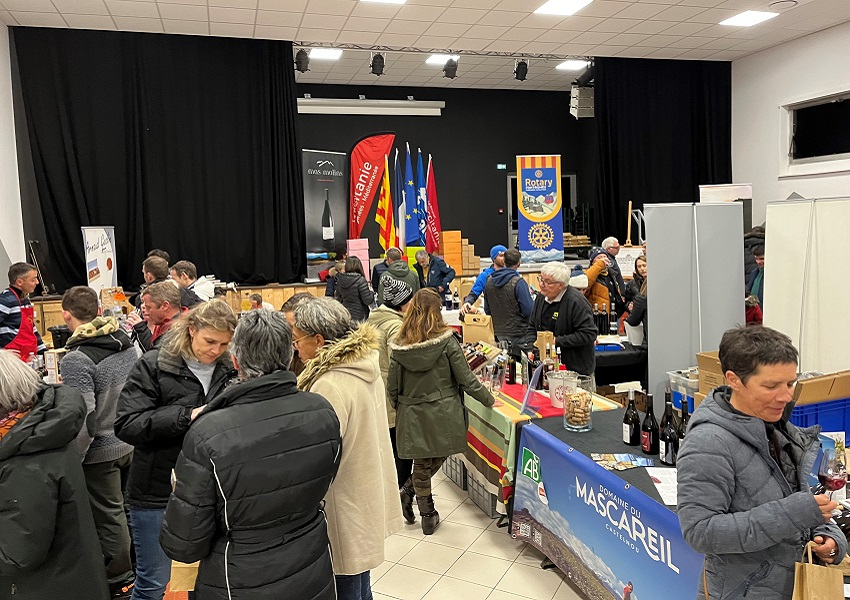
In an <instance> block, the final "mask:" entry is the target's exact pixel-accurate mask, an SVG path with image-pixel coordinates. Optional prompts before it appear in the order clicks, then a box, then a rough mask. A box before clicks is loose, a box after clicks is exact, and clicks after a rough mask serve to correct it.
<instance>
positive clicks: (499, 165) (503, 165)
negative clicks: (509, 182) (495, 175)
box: [496, 163, 508, 171]
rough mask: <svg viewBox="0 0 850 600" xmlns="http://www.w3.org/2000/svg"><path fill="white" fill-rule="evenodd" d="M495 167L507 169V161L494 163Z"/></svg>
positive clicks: (501, 169) (502, 169)
mask: <svg viewBox="0 0 850 600" xmlns="http://www.w3.org/2000/svg"><path fill="white" fill-rule="evenodd" d="M496 169H498V170H499V171H507V169H508V164H507V163H498V164H496Z"/></svg>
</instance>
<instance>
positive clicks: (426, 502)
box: [416, 495, 440, 535]
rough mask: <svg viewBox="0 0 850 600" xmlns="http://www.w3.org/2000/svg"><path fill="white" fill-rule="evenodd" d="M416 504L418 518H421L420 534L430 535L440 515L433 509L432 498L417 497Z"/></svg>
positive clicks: (438, 521)
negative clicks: (417, 506)
mask: <svg viewBox="0 0 850 600" xmlns="http://www.w3.org/2000/svg"><path fill="white" fill-rule="evenodd" d="M416 503H417V504H418V505H419V516H420V517H422V533H424V534H425V535H431V534H432V533H434V530H435V529H437V525H438V524H439V523H440V513H438V512H437V511H436V509H435V508H434V497H433V496H430V495H428V496H425V497H424V498H423V497H421V496H417V497H416Z"/></svg>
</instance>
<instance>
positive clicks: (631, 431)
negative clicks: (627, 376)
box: [623, 389, 641, 446]
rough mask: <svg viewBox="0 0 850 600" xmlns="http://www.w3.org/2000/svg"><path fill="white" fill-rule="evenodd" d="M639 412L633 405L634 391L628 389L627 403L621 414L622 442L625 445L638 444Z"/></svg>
mask: <svg viewBox="0 0 850 600" xmlns="http://www.w3.org/2000/svg"><path fill="white" fill-rule="evenodd" d="M640 441H641V440H640V413H638V410H637V407H636V406H635V391H634V390H633V389H630V390H629V404H628V406H626V414H625V415H623V443H624V444H626V445H627V446H640Z"/></svg>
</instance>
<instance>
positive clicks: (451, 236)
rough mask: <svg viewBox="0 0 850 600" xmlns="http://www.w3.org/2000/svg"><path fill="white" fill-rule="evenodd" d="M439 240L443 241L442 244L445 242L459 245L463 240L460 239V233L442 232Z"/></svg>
mask: <svg viewBox="0 0 850 600" xmlns="http://www.w3.org/2000/svg"><path fill="white" fill-rule="evenodd" d="M440 239H441V240H443V243H444V244H445V243H447V242H457V243H460V242H461V240H462V239H463V238H462V237H461V233H460V231H444V232H443V233H442V234H441V235H440Z"/></svg>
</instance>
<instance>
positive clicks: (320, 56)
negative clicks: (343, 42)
mask: <svg viewBox="0 0 850 600" xmlns="http://www.w3.org/2000/svg"><path fill="white" fill-rule="evenodd" d="M340 56H342V50H340V49H339V48H311V49H310V58H315V59H316V60H338V59H339V57H340Z"/></svg>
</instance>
